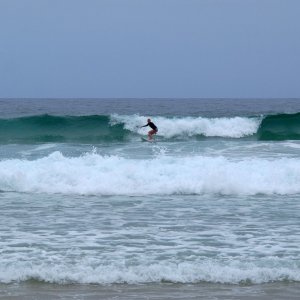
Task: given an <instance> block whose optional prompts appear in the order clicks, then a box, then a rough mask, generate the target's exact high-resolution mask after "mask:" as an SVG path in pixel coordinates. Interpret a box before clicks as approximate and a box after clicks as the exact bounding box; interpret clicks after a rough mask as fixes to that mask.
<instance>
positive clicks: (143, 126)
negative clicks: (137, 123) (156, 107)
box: [141, 124, 149, 128]
mask: <svg viewBox="0 0 300 300" xmlns="http://www.w3.org/2000/svg"><path fill="white" fill-rule="evenodd" d="M147 126H149V124H146V125H144V126H141V128H143V127H147Z"/></svg>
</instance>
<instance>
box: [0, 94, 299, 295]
mask: <svg viewBox="0 0 300 300" xmlns="http://www.w3.org/2000/svg"><path fill="white" fill-rule="evenodd" d="M1 101H2V102H1ZM1 101H0V104H1V107H2V110H1V112H0V203H1V218H0V254H1V261H0V289H2V290H3V291H4V290H5V291H7V290H9V292H7V293H8V294H9V293H11V290H14V289H16V290H17V289H18V288H22V287H24V286H25V288H26V287H27V286H29V285H31V284H33V285H35V286H37V287H39V286H45V287H46V288H47V289H49V288H52V287H53V288H57V287H65V288H67V287H69V284H72V287H73V288H82V286H85V287H86V288H88V289H89V288H96V289H97V288H98V287H100V288H101V289H102V288H104V289H106V288H108V287H109V286H111V285H112V286H115V285H116V286H117V288H118V289H131V288H136V289H138V288H141V285H142V286H144V285H145V289H148V288H149V289H150V290H156V289H157V288H158V289H160V288H167V289H169V288H170V289H172V288H176V287H178V284H180V285H182V287H183V288H184V289H185V291H187V292H186V293H187V294H186V296H187V298H188V296H189V292H188V291H189V289H194V288H195V289H198V288H200V287H201V289H202V288H205V289H206V288H207V289H210V288H212V289H214V290H220V291H221V290H223V289H227V288H228V287H232V288H233V286H235V287H240V288H243V287H245V286H246V287H248V288H255V289H256V288H257V287H258V286H259V288H261V289H264V288H267V287H268V286H272V288H274V289H280V288H281V287H284V286H287V285H292V284H293V285H295V289H296V290H297V291H298V288H299V285H300V264H299V255H300V250H299V243H300V236H299V226H300V216H299V211H300V201H299V199H300V184H299V183H300V154H299V149H300V126H299V124H300V114H299V111H300V105H299V102H300V101H296V100H284V99H282V100H272V99H268V100H243V101H244V102H243V101H242V100H230V99H228V100H224V99H223V100H218V99H216V100H212V99H210V100H196V99H189V100H188V99H187V100H176V99H169V100H168V99H165V100H149V99H148V100H147V99H140V100H139V99H123V100H95V99H94V100H88V99H85V100H80V99H78V100H76V99H75V100H74V99H73V100H63V99H61V100H59V99H54V100H43V101H41V100H39V101H38V100H34V99H31V100H30V99H27V100H18V101H19V102H18V101H17V100H11V101H12V102H9V100H1ZM51 101H52V102H51ZM270 103H272V105H270ZM270 107H273V109H271V108H270ZM148 117H150V118H151V119H152V121H153V122H154V123H155V124H156V125H157V127H158V134H157V135H156V136H155V141H156V143H152V144H151V143H143V142H142V141H141V137H146V135H147V131H148V129H147V128H141V126H142V125H145V124H146V121H147V118H148ZM87 286H89V287H87ZM154 287H155V288H154ZM271 290H272V289H271ZM197 291H198V292H199V290H197ZM198 292H197V293H198ZM104 298H105V297H104ZM229 298H230V297H229Z"/></svg>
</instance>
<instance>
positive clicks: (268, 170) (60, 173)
mask: <svg viewBox="0 0 300 300" xmlns="http://www.w3.org/2000/svg"><path fill="white" fill-rule="evenodd" d="M299 182H300V160H299V159H297V158H283V159H280V158H279V159H278V158H273V159H264V158H252V159H250V158H247V159H245V158H241V159H240V160H229V159H227V158H224V157H222V156H220V157H205V156H190V157H184V158H183V157H167V156H158V157H156V158H154V159H128V158H122V157H119V156H101V155H99V154H96V153H90V154H86V155H84V156H81V157H73V158H70V157H64V156H63V155H62V154H61V153H60V152H54V153H52V154H51V155H49V156H47V157H44V158H41V159H37V160H33V161H30V160H20V159H11V160H2V161H1V162H0V190H2V191H17V192H34V193H35V192H36V193H50V194H52V193H62V194H96V195H149V194H157V195H171V194H223V195H255V194H269V195H271V194H282V195H284V194H296V193H300V184H299Z"/></svg>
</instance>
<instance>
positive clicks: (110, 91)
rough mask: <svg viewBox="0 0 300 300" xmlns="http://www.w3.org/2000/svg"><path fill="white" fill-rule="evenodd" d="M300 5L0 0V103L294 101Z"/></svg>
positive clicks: (238, 0)
mask: <svg viewBox="0 0 300 300" xmlns="http://www.w3.org/2000/svg"><path fill="white" fill-rule="evenodd" d="M299 15H300V1H299V0H0V97H151V98H152V97H245V98H247V97H300V17H299Z"/></svg>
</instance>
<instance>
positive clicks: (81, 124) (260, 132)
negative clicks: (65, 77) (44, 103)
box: [0, 113, 300, 144]
mask: <svg viewBox="0 0 300 300" xmlns="http://www.w3.org/2000/svg"><path fill="white" fill-rule="evenodd" d="M146 119H147V117H146V116H139V115H123V116H122V115H111V116H107V115H90V116H52V115H39V116H30V117H21V118H11V119H0V143H2V144H5V143H47V142H57V143H60V142H61V143H69V142H71V143H72V142H79V143H99V142H113V141H115V142H124V141H130V140H131V139H132V138H134V137H137V136H140V135H145V134H147V131H148V129H147V128H141V126H142V125H144V124H145V122H146ZM153 121H154V122H155V123H156V125H157V126H158V128H159V131H158V135H157V138H158V139H162V140H168V141H171V140H173V139H177V140H178V139H184V140H186V139H191V138H192V139H203V138H215V137H217V138H231V139H243V138H249V137H250V138H254V139H257V140H291V139H292V140H299V139H300V113H296V114H278V115H267V116H265V117H231V118H225V117H224V118H204V117H173V118H170V117H169V118H167V117H161V116H157V117H153Z"/></svg>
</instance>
